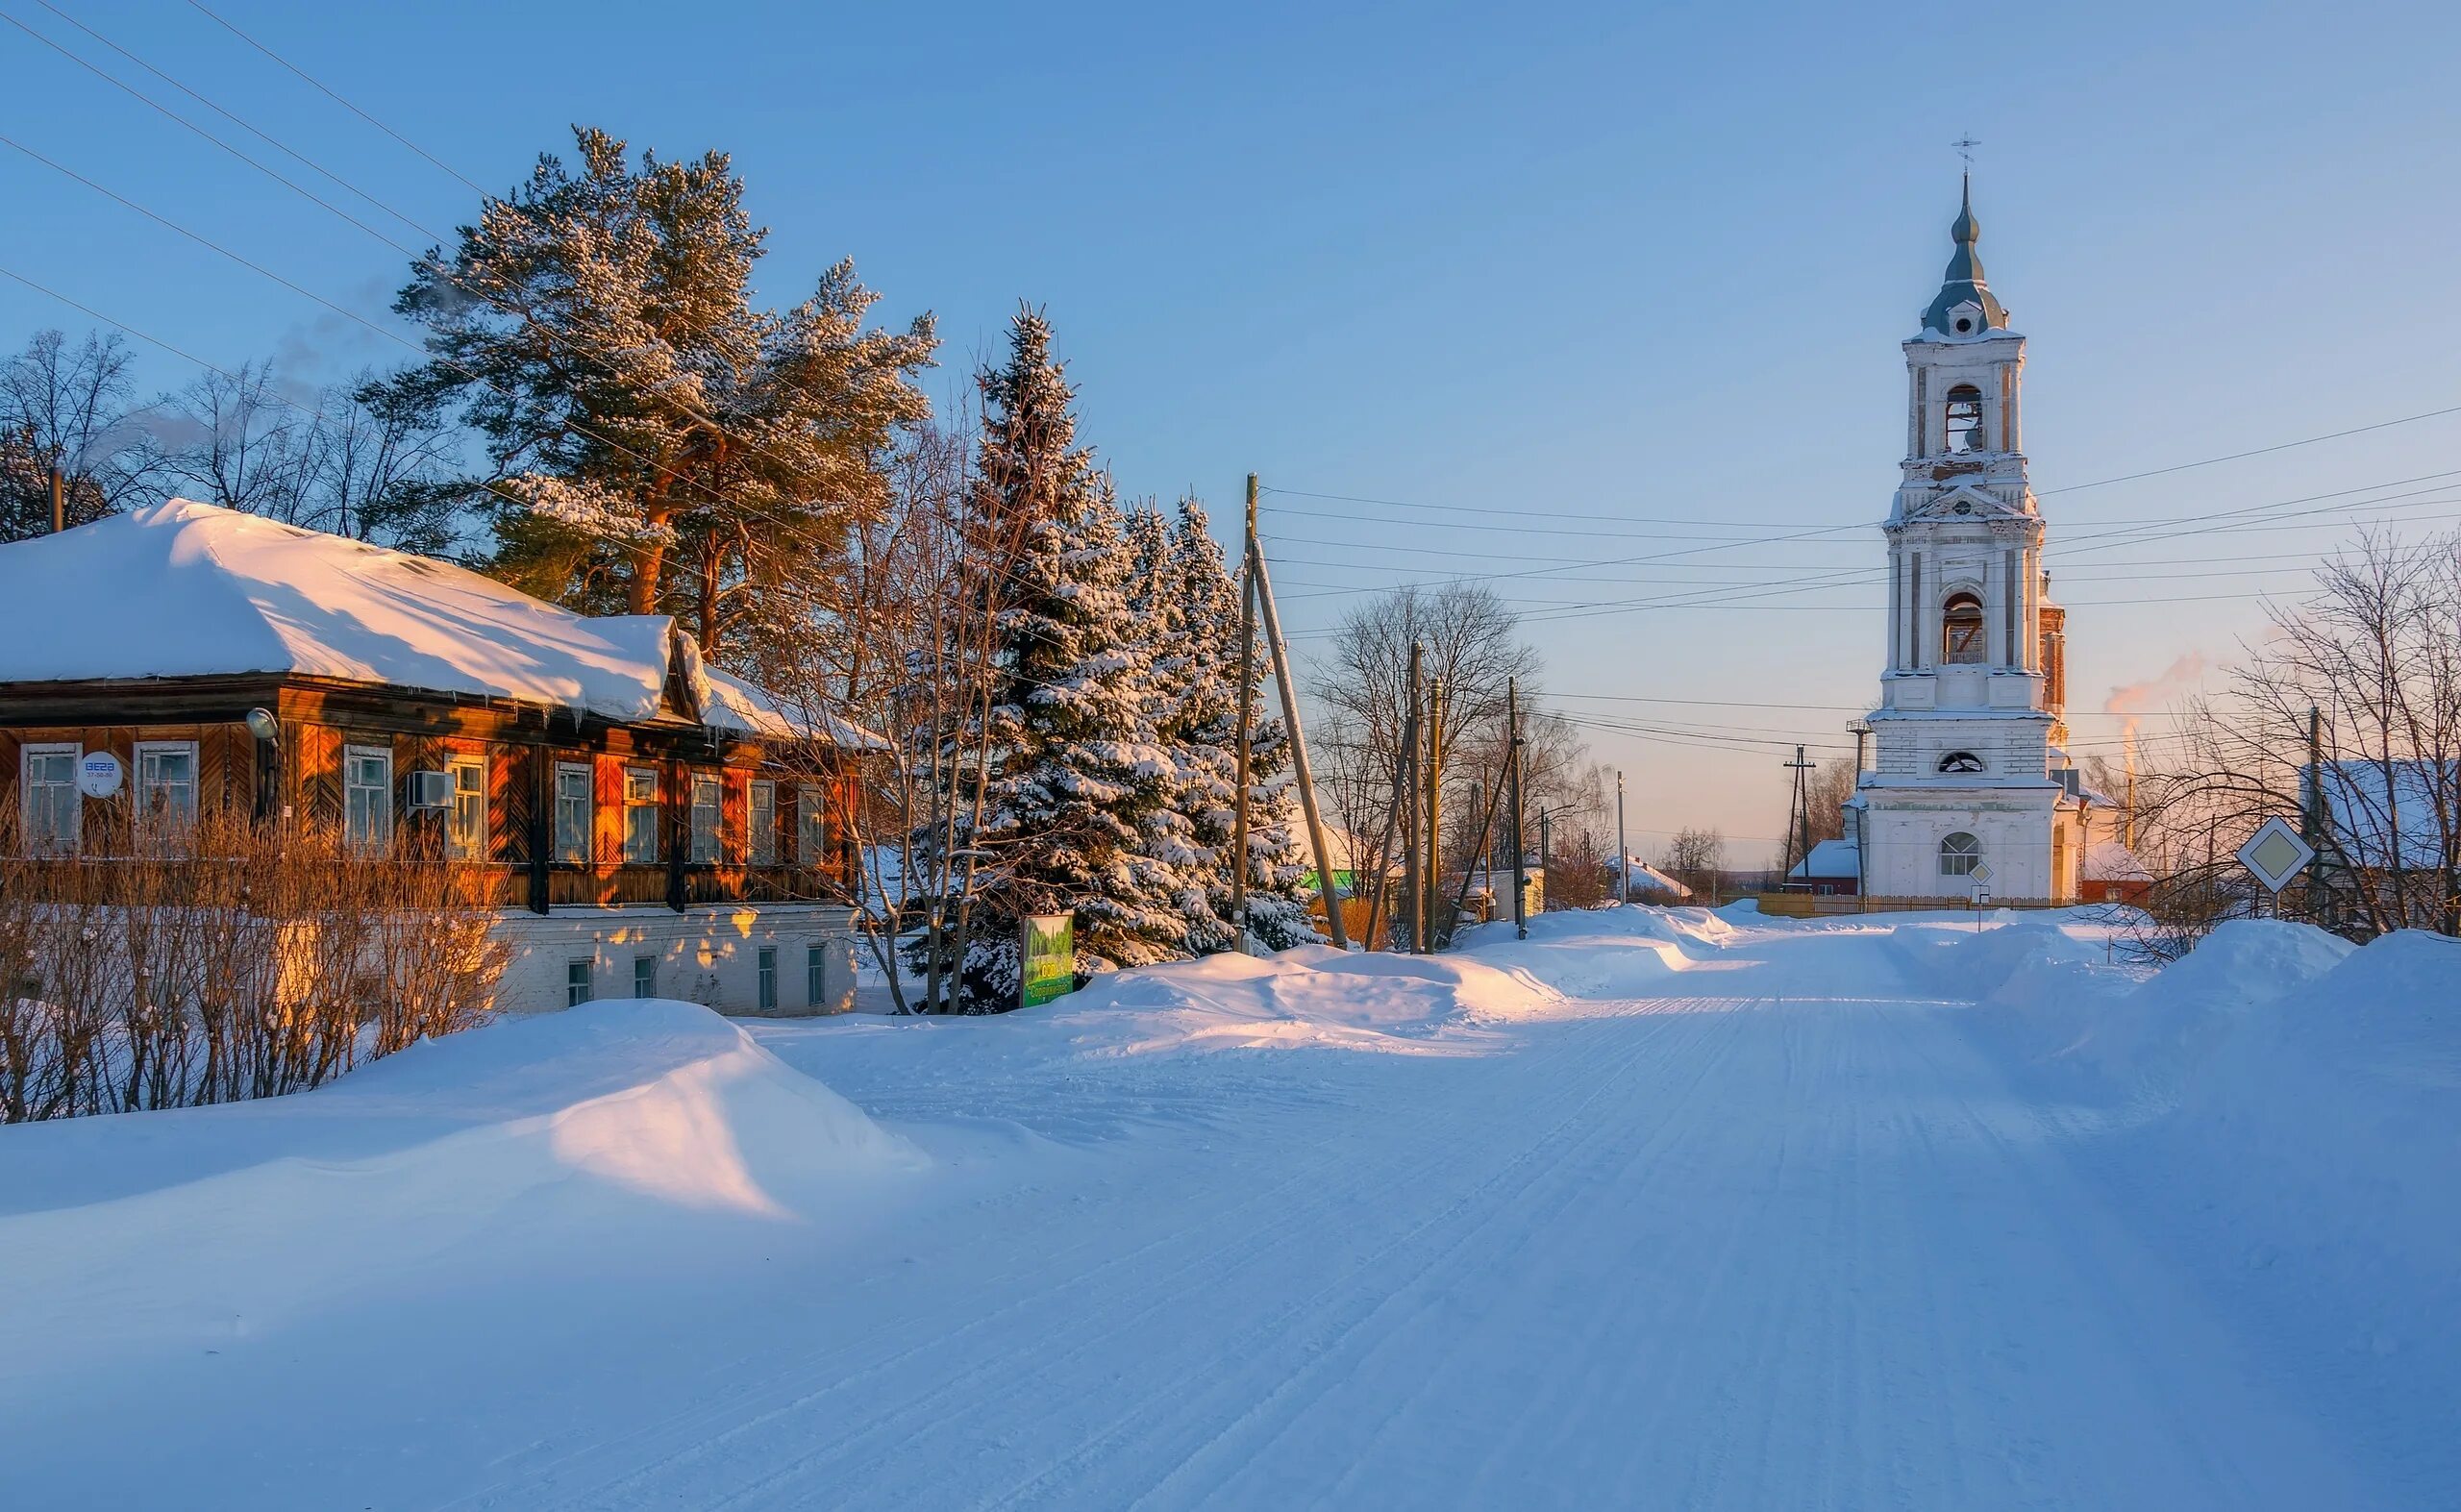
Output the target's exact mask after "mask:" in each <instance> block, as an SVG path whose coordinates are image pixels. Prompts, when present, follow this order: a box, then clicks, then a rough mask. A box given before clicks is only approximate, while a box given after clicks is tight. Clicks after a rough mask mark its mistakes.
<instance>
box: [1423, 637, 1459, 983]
mask: <svg viewBox="0 0 2461 1512" xmlns="http://www.w3.org/2000/svg"><path fill="white" fill-rule="evenodd" d="M1426 732H1427V880H1426V883H1425V884H1424V885H1423V886H1422V888H1421V889H1420V892H1419V900H1420V902H1421V903H1422V904H1423V905H1425V906H1426V908H1427V942H1428V948H1429V950H1441V949H1443V948H1444V946H1445V945H1446V944H1447V943H1448V942H1449V941H1451V939H1452V938H1453V921H1452V920H1450V919H1441V918H1438V917H1437V916H1436V900H1438V899H1439V898H1441V897H1443V895H1444V680H1443V679H1442V678H1429V679H1428V680H1427V724H1426Z"/></svg>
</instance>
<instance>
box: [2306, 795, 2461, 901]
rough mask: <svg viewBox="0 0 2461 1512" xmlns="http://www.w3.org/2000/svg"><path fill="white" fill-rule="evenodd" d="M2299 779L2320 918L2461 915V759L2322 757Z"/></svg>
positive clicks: (2309, 881)
mask: <svg viewBox="0 0 2461 1512" xmlns="http://www.w3.org/2000/svg"><path fill="white" fill-rule="evenodd" d="M2299 781H2300V787H2301V789H2302V793H2301V798H2302V806H2303V807H2304V808H2305V810H2306V814H2305V822H2304V826H2303V828H2304V829H2305V830H2306V833H2307V836H2308V843H2310V844H2311V845H2313V846H2315V848H2316V860H2315V862H2314V864H2313V865H2312V866H2311V867H2310V868H2309V870H2308V879H2307V885H2309V886H2310V887H2312V888H2313V889H2315V892H2314V902H2315V904H2316V905H2317V907H2316V912H2317V913H2318V915H2319V916H2320V917H2322V918H2324V919H2325V920H2327V921H2328V922H2331V923H2333V924H2335V925H2336V926H2337V927H2339V926H2343V925H2353V926H2361V927H2362V928H2363V929H2364V928H2396V929H2398V928H2401V927H2404V926H2406V927H2410V928H2417V929H2442V930H2449V928H2450V927H2451V925H2452V923H2453V921H2454V920H2456V919H2461V763H2455V762H2452V761H2449V760H2448V761H2437V760H2417V759H2406V760H2405V759H2396V760H2391V761H2326V762H2323V763H2321V764H2317V765H2310V766H2307V767H2305V768H2303V769H2302V770H2301V771H2300V773H2299Z"/></svg>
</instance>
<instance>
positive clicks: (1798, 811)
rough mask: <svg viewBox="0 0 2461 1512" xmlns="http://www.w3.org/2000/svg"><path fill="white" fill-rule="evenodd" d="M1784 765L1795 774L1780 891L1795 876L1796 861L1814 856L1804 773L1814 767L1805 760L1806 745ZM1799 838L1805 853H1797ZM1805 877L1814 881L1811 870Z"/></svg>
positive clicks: (1778, 882) (1805, 879)
mask: <svg viewBox="0 0 2461 1512" xmlns="http://www.w3.org/2000/svg"><path fill="white" fill-rule="evenodd" d="M1783 765H1784V766H1785V768H1786V770H1788V771H1790V772H1792V773H1794V774H1795V777H1794V791H1793V792H1792V793H1790V794H1789V795H1788V798H1787V813H1786V854H1785V855H1784V856H1783V857H1782V860H1783V862H1784V865H1783V869H1782V870H1780V871H1779V873H1778V875H1777V886H1778V887H1779V889H1780V890H1783V888H1784V887H1785V885H1786V879H1787V878H1788V877H1791V876H1792V875H1794V870H1795V863H1796V862H1797V861H1808V860H1809V859H1810V858H1811V854H1810V853H1811V808H1810V806H1809V805H1810V795H1809V794H1808V793H1806V792H1805V791H1804V789H1803V774H1804V773H1805V772H1808V771H1810V770H1811V763H1810V762H1809V761H1806V760H1804V759H1803V748H1802V747H1801V746H1797V747H1795V758H1794V759H1793V760H1792V761H1788V762H1785V763H1783ZM1798 839H1800V840H1801V841H1802V848H1803V855H1795V845H1796V842H1797V840H1798ZM1803 880H1804V881H1805V882H1809V881H1810V880H1811V877H1810V875H1809V873H1805V875H1804V877H1803Z"/></svg>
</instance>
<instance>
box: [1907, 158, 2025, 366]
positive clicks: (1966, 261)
mask: <svg viewBox="0 0 2461 1512" xmlns="http://www.w3.org/2000/svg"><path fill="white" fill-rule="evenodd" d="M1949 239H1950V240H1951V241H1953V242H1955V243H1956V251H1954V252H1952V253H1951V254H1949V270H1948V272H1947V273H1946V274H1944V275H1943V276H1942V277H1941V280H1940V292H1939V293H1938V294H1936V295H1934V296H1933V297H1932V300H1931V305H1930V308H1929V309H1927V310H1924V311H1923V330H1924V333H1925V334H1926V335H1942V336H1950V337H1957V336H1964V337H1967V338H1973V337H1976V336H1980V335H1985V334H1987V333H1990V332H1994V331H2005V330H2007V329H2008V311H2007V310H2004V309H2002V308H2001V304H2000V301H1999V299H1998V298H1997V297H1996V296H1994V295H1993V294H1992V292H1991V283H1990V281H1989V280H1988V279H1986V278H1984V277H1983V275H1982V258H1981V255H1980V254H1978V253H1976V251H1975V244H1976V242H1978V241H1980V240H1981V239H1982V223H1981V222H1980V221H1978V220H1976V219H1975V218H1974V170H1973V169H1971V168H1968V169H1967V170H1966V171H1965V176H1964V184H1963V186H1962V188H1961V190H1960V192H1959V195H1958V204H1957V218H1956V220H1955V222H1954V223H1953V224H1951V226H1950V227H1949ZM1969 307H1971V308H1969Z"/></svg>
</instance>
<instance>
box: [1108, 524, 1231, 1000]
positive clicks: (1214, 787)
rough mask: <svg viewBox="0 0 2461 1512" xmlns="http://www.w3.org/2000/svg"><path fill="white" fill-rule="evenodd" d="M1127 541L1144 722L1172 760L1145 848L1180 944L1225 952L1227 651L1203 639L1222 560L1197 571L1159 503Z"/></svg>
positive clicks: (1215, 558)
mask: <svg viewBox="0 0 2461 1512" xmlns="http://www.w3.org/2000/svg"><path fill="white" fill-rule="evenodd" d="M1188 507H1189V506H1187V505H1182V506H1181V508H1183V509H1184V508H1188ZM1202 518H1203V512H1202V510H1201V509H1200V511H1199V519H1200V522H1201V521H1202ZM1129 539H1130V545H1131V555H1132V556H1133V558H1134V560H1135V571H1136V587H1135V590H1134V592H1133V594H1132V595H1131V608H1132V609H1133V611H1134V613H1135V615H1136V624H1137V628H1138V630H1139V632H1140V633H1141V634H1142V635H1143V636H1144V637H1145V638H1146V640H1147V642H1148V644H1149V647H1150V651H1151V655H1150V657H1149V659H1148V661H1147V670H1146V690H1145V698H1144V704H1145V712H1146V720H1147V725H1148V729H1149V731H1151V736H1152V739H1153V741H1154V743H1155V744H1156V746H1158V747H1159V748H1160V749H1161V751H1162V753H1163V755H1164V756H1165V758H1166V761H1167V768H1166V770H1165V774H1164V779H1163V781H1164V790H1163V801H1162V803H1161V804H1160V805H1158V806H1156V808H1155V809H1154V810H1153V811H1152V812H1151V813H1149V814H1147V815H1146V818H1145V841H1144V845H1145V854H1146V855H1147V856H1148V857H1149V858H1150V859H1151V860H1152V861H1153V862H1154V864H1155V867H1156V871H1157V874H1158V876H1159V877H1160V878H1161V879H1162V880H1163V881H1164V883H1165V885H1166V886H1167V887H1168V888H1169V889H1170V898H1171V907H1172V910H1173V911H1174V913H1175V914H1176V915H1177V916H1178V918H1179V920H1180V926H1181V944H1182V947H1183V948H1184V949H1185V950H1187V951H1189V952H1191V953H1196V954H1205V953H1208V952H1212V951H1219V950H1225V949H1228V948H1229V947H1230V946H1231V945H1232V944H1234V943H1235V940H1234V937H1233V935H1232V932H1231V930H1230V925H1229V923H1228V922H1226V920H1225V919H1224V918H1223V916H1222V914H1221V913H1220V911H1219V910H1218V908H1217V901H1218V900H1219V899H1220V898H1221V896H1222V894H1223V891H1224V888H1225V886H1226V885H1227V883H1228V880H1229V878H1230V848H1229V847H1228V846H1227V845H1225V844H1223V843H1222V842H1221V841H1220V840H1218V839H1214V838H1210V837H1209V831H1210V830H1213V829H1215V828H1218V827H1217V826H1214V825H1213V824H1212V823H1211V821H1212V820H1213V819H1214V818H1216V817H1217V816H1225V817H1227V814H1228V812H1229V810H1228V808H1227V805H1228V802H1229V798H1230V782H1229V781H1228V780H1227V778H1226V776H1225V774H1226V773H1227V772H1228V771H1229V770H1230V769H1229V768H1228V767H1226V766H1224V764H1223V759H1224V752H1223V750H1222V747H1221V738H1222V734H1223V731H1224V729H1225V727H1224V726H1223V725H1222V724H1221V722H1220V721H1219V720H1217V719H1216V718H1215V717H1214V709H1215V707H1216V706H1218V705H1219V703H1220V694H1221V690H1220V689H1219V687H1217V686H1213V685H1210V680H1211V679H1212V677H1213V674H1214V670H1215V668H1216V665H1217V663H1218V661H1219V659H1220V658H1219V656H1218V655H1217V654H1216V652H1215V650H1214V649H1213V648H1211V647H1209V646H1207V645H1206V644H1205V643H1204V638H1205V637H1206V636H1207V635H1211V634H1213V633H1216V632H1217V629H1218V627H1216V626H1215V625H1214V624H1213V623H1212V621H1213V619H1214V618H1215V616H1214V614H1213V613H1212V611H1211V610H1212V606H1211V603H1210V596H1212V595H1213V594H1215V592H1216V590H1217V589H1218V588H1219V586H1220V580H1221V565H1222V564H1221V558H1220V555H1219V554H1218V553H1214V554H1213V555H1212V556H1211V558H1210V572H1209V573H1208V572H1206V571H1205V570H1203V564H1202V563H1199V564H1196V565H1197V566H1198V569H1199V570H1196V571H1194V572H1191V571H1190V570H1189V569H1190V566H1191V563H1190V562H1189V561H1188V560H1187V559H1185V558H1183V556H1182V554H1181V542H1180V541H1179V540H1178V539H1177V538H1175V537H1174V535H1173V534H1172V531H1171V526H1170V525H1169V523H1168V522H1166V521H1165V520H1164V519H1163V517H1162V513H1161V511H1160V510H1159V509H1156V508H1151V507H1148V508H1140V509H1138V510H1137V511H1135V512H1134V513H1133V514H1132V515H1131V517H1130V522H1129ZM1206 546H1207V547H1208V548H1210V546H1211V542H1210V541H1208V542H1206Z"/></svg>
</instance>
